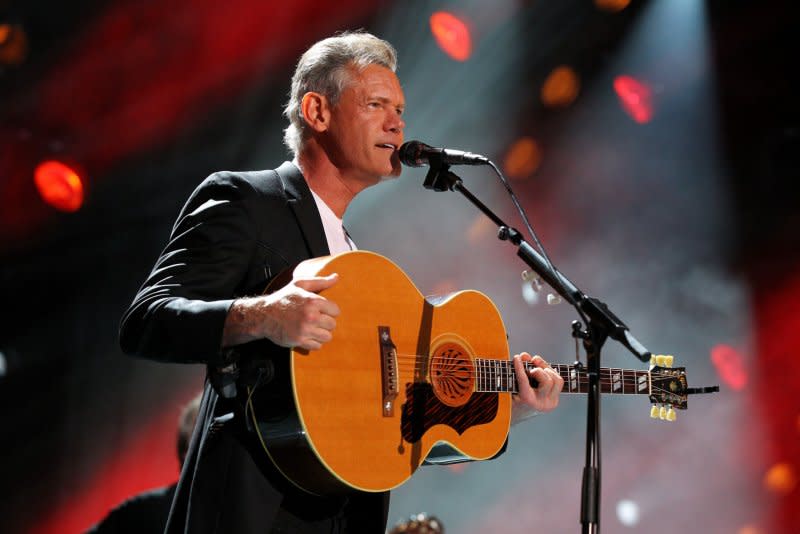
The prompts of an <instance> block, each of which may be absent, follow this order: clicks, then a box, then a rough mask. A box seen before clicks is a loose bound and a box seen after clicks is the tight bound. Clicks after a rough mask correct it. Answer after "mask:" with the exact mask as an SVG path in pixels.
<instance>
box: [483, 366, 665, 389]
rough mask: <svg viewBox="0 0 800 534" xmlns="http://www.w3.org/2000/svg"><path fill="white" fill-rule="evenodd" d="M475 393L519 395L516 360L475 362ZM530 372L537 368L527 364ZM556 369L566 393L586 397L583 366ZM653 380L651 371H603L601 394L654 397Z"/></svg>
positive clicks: (586, 381) (585, 378)
mask: <svg viewBox="0 0 800 534" xmlns="http://www.w3.org/2000/svg"><path fill="white" fill-rule="evenodd" d="M474 366H475V367H474V369H475V374H476V379H475V391H479V392H487V393H488V392H512V393H519V384H518V383H517V375H516V370H515V368H514V362H513V361H512V360H493V359H489V358H475V360H474ZM523 366H524V368H525V370H526V371H527V372H530V371H531V370H532V369H535V368H536V366H534V365H532V364H530V363H529V362H524V363H523ZM552 368H553V370H554V371H556V372H557V373H558V374H559V376H560V377H561V378H562V379H563V380H564V389H563V392H564V393H586V392H588V391H589V373H588V372H587V371H586V369H585V368H584V367H582V366H575V365H572V364H552ZM651 380H652V378H651V376H650V373H649V372H648V371H637V370H633V369H621V368H616V367H603V368H601V369H600V373H599V387H600V392H601V393H605V394H610V395H637V394H648V395H649V394H650V393H651V389H652V383H651Z"/></svg>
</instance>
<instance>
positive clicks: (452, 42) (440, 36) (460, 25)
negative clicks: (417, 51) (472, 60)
mask: <svg viewBox="0 0 800 534" xmlns="http://www.w3.org/2000/svg"><path fill="white" fill-rule="evenodd" d="M430 25H431V33H432V34H433V37H434V39H436V44H438V45H439V48H441V49H442V51H443V52H444V53H445V54H447V55H448V56H450V57H451V58H453V59H455V60H456V61H466V60H468V59H469V57H470V55H472V36H471V34H470V30H469V25H468V24H467V23H466V21H464V20H463V19H461V18H459V17H457V16H455V15H453V14H452V13H448V12H447V11H437V12H435V13H434V14H432V15H431V18H430Z"/></svg>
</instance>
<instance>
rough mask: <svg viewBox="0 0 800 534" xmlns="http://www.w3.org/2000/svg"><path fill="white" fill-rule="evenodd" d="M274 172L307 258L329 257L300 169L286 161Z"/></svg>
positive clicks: (320, 226)
mask: <svg viewBox="0 0 800 534" xmlns="http://www.w3.org/2000/svg"><path fill="white" fill-rule="evenodd" d="M275 172H277V173H278V176H279V177H280V179H281V183H282V184H283V189H284V191H286V199H287V202H288V204H289V207H290V208H291V209H292V212H294V216H295V218H296V219H297V225H298V226H299V227H300V231H301V232H302V234H303V238H304V239H305V242H306V247H307V248H308V252H309V257H311V258H316V257H319V256H327V255H329V254H330V250H329V249H328V240H327V239H326V238H325V228H324V227H323V226H322V219H321V218H320V216H319V210H318V209H317V204H316V202H314V197H313V196H312V195H311V190H310V189H309V188H308V184H307V183H306V179H305V178H304V177H303V174H302V173H301V172H300V169H298V168H297V166H296V165H295V164H294V163H292V162H289V161H286V162H284V163H283V165H281V166H280V167H278V168H277V169H275Z"/></svg>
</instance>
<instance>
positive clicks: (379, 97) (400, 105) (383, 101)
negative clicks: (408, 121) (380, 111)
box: [367, 95, 406, 109]
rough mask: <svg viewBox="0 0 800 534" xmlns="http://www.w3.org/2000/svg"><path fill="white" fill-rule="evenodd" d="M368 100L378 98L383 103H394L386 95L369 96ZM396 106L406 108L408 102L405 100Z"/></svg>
mask: <svg viewBox="0 0 800 534" xmlns="http://www.w3.org/2000/svg"><path fill="white" fill-rule="evenodd" d="M367 100H377V101H379V102H381V103H383V104H391V103H392V101H391V99H389V98H386V97H385V96H377V95H374V96H367ZM395 107H398V108H400V109H405V108H406V103H405V102H403V103H402V104H396V105H395Z"/></svg>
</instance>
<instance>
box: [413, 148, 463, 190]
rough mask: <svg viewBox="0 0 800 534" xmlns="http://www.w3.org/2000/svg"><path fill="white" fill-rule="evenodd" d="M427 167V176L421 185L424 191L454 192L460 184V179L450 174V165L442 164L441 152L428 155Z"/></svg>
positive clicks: (442, 155) (442, 156)
mask: <svg viewBox="0 0 800 534" xmlns="http://www.w3.org/2000/svg"><path fill="white" fill-rule="evenodd" d="M428 165H429V168H428V174H426V175H425V181H424V182H423V183H422V185H423V186H424V187H425V189H433V190H434V191H455V187H456V185H458V184H461V178H459V177H458V176H457V175H456V174H455V173H453V172H450V165H448V164H447V163H445V162H444V154H442V153H441V152H437V153H431V154H429V155H428Z"/></svg>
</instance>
